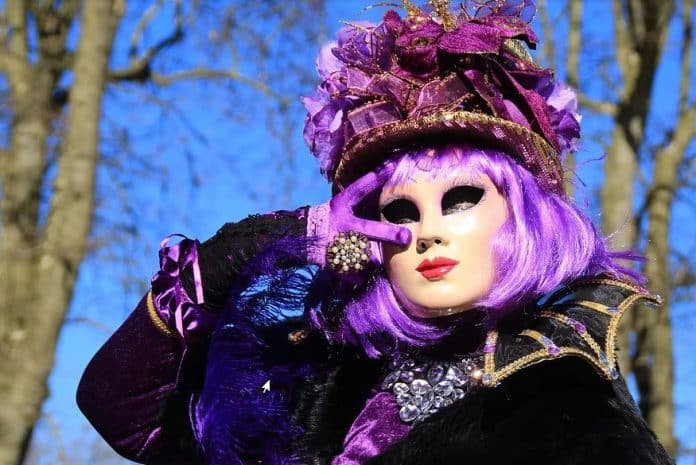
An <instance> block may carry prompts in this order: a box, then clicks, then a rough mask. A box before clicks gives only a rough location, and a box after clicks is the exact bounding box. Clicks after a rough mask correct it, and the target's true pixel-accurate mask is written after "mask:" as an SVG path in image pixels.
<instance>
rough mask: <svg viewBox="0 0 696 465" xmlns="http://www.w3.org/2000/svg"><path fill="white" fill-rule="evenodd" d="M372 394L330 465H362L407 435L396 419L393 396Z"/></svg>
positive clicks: (397, 415)
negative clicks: (341, 448) (341, 449)
mask: <svg viewBox="0 0 696 465" xmlns="http://www.w3.org/2000/svg"><path fill="white" fill-rule="evenodd" d="M375 391H376V390H375ZM375 391H373V395H372V397H371V398H370V399H369V400H368V401H367V403H366V404H365V407H364V408H363V409H362V412H360V414H359V415H358V417H357V418H356V419H355V421H354V422H353V424H352V425H351V427H350V430H348V434H347V435H346V438H345V440H344V442H343V451H342V452H341V453H340V454H338V455H337V456H336V457H334V459H333V460H332V461H331V465H361V464H362V463H364V462H365V461H366V460H367V459H369V458H371V457H374V456H376V455H378V454H380V453H381V452H382V451H384V450H385V449H386V448H387V447H389V446H390V445H391V444H393V443H395V442H396V441H397V440H399V439H401V438H402V437H404V436H405V435H406V433H408V432H409V431H410V429H411V426H410V425H407V424H406V423H403V422H402V421H401V420H400V419H399V413H398V412H399V407H398V405H397V404H396V400H395V399H394V395H393V394H392V393H391V392H384V391H376V394H374V392H375Z"/></svg>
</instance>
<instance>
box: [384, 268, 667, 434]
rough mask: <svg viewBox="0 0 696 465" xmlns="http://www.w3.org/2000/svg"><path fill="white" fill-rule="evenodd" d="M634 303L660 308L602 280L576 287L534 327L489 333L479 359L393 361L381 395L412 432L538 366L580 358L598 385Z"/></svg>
mask: <svg viewBox="0 0 696 465" xmlns="http://www.w3.org/2000/svg"><path fill="white" fill-rule="evenodd" d="M638 300H643V301H645V302H646V303H648V304H653V305H659V304H660V303H661V299H660V297H658V296H655V295H651V294H650V293H648V292H647V291H646V290H645V289H643V288H640V287H638V286H635V285H632V284H628V283H625V282H622V281H618V280H614V279H609V278H601V277H600V278H593V279H585V280H580V281H576V282H574V283H572V284H570V285H567V286H564V287H563V288H560V289H559V290H557V291H555V292H553V293H551V294H549V295H547V296H545V297H544V298H543V299H541V300H540V301H539V302H538V304H537V306H538V308H539V309H540V310H539V313H538V314H537V317H536V319H534V320H533V321H532V323H531V324H529V325H527V327H526V328H524V329H523V330H521V331H517V332H503V331H490V332H489V333H488V334H487V336H486V342H485V345H484V348H483V354H480V353H479V354H469V355H468V356H455V357H454V359H453V360H451V361H428V362H417V361H414V359H413V358H406V359H403V360H397V361H393V362H392V364H391V365H390V372H389V374H388V375H387V376H386V377H385V378H384V381H383V382H382V385H381V389H382V390H384V391H392V392H393V394H394V396H395V397H396V403H397V405H398V406H399V408H400V409H399V417H400V419H401V420H402V421H403V422H405V423H413V424H414V425H416V424H418V423H420V422H422V421H423V420H425V419H426V418H428V417H429V416H431V415H432V414H434V413H436V412H438V411H439V410H441V409H442V408H445V407H447V406H448V405H451V404H452V403H454V402H456V401H457V400H459V399H461V398H463V397H464V396H465V395H467V394H469V392H470V391H472V390H473V389H476V388H477V387H479V386H483V387H495V386H497V385H498V384H499V383H500V382H501V381H502V380H504V379H505V378H507V377H508V376H511V375H512V374H514V373H516V372H518V371H520V370H522V369H524V368H526V367H528V366H530V365H534V364H536V363H540V362H542V361H544V360H552V359H556V358H559V357H565V356H576V357H581V358H583V359H584V360H586V361H587V362H589V363H590V365H592V366H593V367H594V368H595V369H596V370H597V372H598V373H599V374H600V376H602V377H603V378H605V379H607V380H613V379H616V378H617V377H618V376H619V372H618V370H617V368H616V355H615V338H616V332H617V328H618V324H619V321H620V320H621V317H622V315H623V314H624V313H625V312H626V311H627V310H628V308H629V307H630V306H631V305H632V304H633V303H635V302H636V301H638Z"/></svg>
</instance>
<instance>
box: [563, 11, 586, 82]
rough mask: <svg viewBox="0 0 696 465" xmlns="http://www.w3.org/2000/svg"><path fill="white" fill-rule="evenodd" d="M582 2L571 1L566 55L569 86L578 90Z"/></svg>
mask: <svg viewBox="0 0 696 465" xmlns="http://www.w3.org/2000/svg"><path fill="white" fill-rule="evenodd" d="M582 7H583V2H582V0H571V1H570V19H569V24H568V54H567V55H566V76H567V81H568V84H569V85H570V86H571V87H573V88H576V89H577V88H578V87H579V84H580V76H579V73H578V67H579V63H580V42H581V27H582V24H581V22H580V21H581V18H582Z"/></svg>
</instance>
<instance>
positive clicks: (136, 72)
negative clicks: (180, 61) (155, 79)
mask: <svg viewBox="0 0 696 465" xmlns="http://www.w3.org/2000/svg"><path fill="white" fill-rule="evenodd" d="M174 8H175V10H174V11H175V14H174V17H175V18H174V30H173V31H172V33H171V34H169V35H168V36H166V37H164V38H163V39H162V40H160V41H159V42H157V43H156V44H155V45H153V46H152V47H150V48H148V49H147V50H146V51H145V52H144V53H143V54H142V55H140V56H139V57H136V56H135V54H136V50H137V44H138V42H139V38H138V36H137V35H136V33H142V32H143V31H144V30H145V28H146V26H147V23H148V22H149V21H150V20H151V17H152V15H154V14H155V13H156V12H157V10H158V9H159V2H158V3H155V4H154V5H153V6H151V7H150V8H148V10H147V11H146V12H145V13H144V14H143V16H142V17H141V18H140V20H139V21H138V24H137V26H136V30H135V31H134V32H133V36H131V45H130V49H129V51H128V54H129V55H130V56H131V60H130V63H129V65H128V67H127V68H124V69H119V70H112V71H110V72H109V81H112V82H113V81H138V82H145V81H147V80H148V79H150V78H151V77H152V61H153V60H154V59H155V57H156V56H157V55H158V54H159V53H160V52H161V51H162V50H164V49H166V48H168V47H170V46H172V45H174V44H176V43H177V42H180V41H181V39H183V38H184V29H183V19H182V18H183V13H182V8H181V0H176V2H175V6H174Z"/></svg>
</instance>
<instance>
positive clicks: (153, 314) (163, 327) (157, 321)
mask: <svg viewBox="0 0 696 465" xmlns="http://www.w3.org/2000/svg"><path fill="white" fill-rule="evenodd" d="M145 300H146V302H147V313H148V315H150V320H151V321H152V323H153V324H154V325H155V327H156V328H157V329H159V330H160V332H162V333H164V334H165V335H166V336H169V337H174V338H175V337H177V335H176V333H175V332H174V331H172V330H171V329H170V328H169V326H167V323H165V322H164V321H163V320H162V318H161V317H160V316H159V314H158V313H157V310H156V309H155V302H154V300H153V298H152V289H150V290H149V291H147V297H146V299H145Z"/></svg>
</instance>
